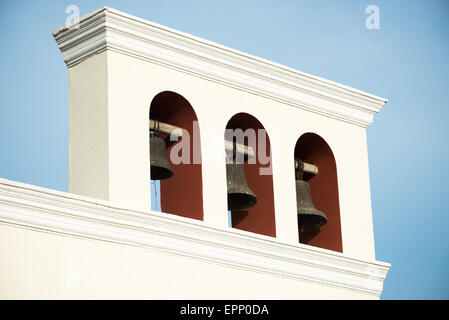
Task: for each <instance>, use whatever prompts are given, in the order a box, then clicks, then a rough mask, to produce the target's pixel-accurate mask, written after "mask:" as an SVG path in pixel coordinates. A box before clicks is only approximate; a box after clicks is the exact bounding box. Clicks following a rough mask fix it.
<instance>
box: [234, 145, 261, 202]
mask: <svg viewBox="0 0 449 320" xmlns="http://www.w3.org/2000/svg"><path fill="white" fill-rule="evenodd" d="M235 150H236V149H235V142H234V150H233V156H232V163H227V164H226V178H227V182H228V210H242V209H247V208H249V207H252V206H253V205H255V204H256V202H257V197H256V195H255V194H254V192H253V191H252V190H251V189H250V188H249V187H248V183H247V182H246V176H245V168H244V166H243V164H239V163H236V160H235V158H236V157H235Z"/></svg>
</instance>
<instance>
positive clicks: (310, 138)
mask: <svg viewBox="0 0 449 320" xmlns="http://www.w3.org/2000/svg"><path fill="white" fill-rule="evenodd" d="M295 158H296V159H301V160H302V161H304V162H306V163H310V164H313V165H315V166H317V167H318V174H317V175H316V176H314V175H311V174H305V175H304V180H305V181H307V182H308V183H309V185H310V191H311V196H312V201H313V204H314V206H315V208H316V209H318V210H319V211H321V212H324V213H325V214H326V216H327V219H328V220H327V224H326V225H324V226H321V227H319V228H315V229H312V230H304V231H299V242H300V243H304V244H308V245H312V246H315V247H320V248H325V249H330V250H334V251H339V252H343V247H342V240H341V225H340V205H339V200H338V182H337V167H336V164H335V158H334V154H333V152H332V150H331V148H330V147H329V145H328V144H327V143H326V141H324V139H323V138H321V137H320V136H318V135H317V134H314V133H305V134H303V135H302V136H301V137H300V138H299V139H298V141H297V142H296V146H295ZM298 222H299V221H298ZM298 230H299V228H298Z"/></svg>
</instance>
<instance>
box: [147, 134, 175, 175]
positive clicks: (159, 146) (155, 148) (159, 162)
mask: <svg viewBox="0 0 449 320" xmlns="http://www.w3.org/2000/svg"><path fill="white" fill-rule="evenodd" d="M150 165H151V180H164V179H168V178H171V177H172V176H173V170H172V168H171V166H170V163H169V162H168V160H167V157H166V153H165V141H164V140H163V139H162V138H161V137H160V136H159V134H158V133H154V132H151V133H150Z"/></svg>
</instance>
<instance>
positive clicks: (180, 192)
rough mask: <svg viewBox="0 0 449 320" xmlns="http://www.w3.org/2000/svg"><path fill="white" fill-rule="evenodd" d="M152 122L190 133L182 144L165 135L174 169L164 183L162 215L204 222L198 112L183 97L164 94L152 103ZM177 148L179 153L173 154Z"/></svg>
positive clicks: (175, 94) (161, 193) (162, 181)
mask: <svg viewBox="0 0 449 320" xmlns="http://www.w3.org/2000/svg"><path fill="white" fill-rule="evenodd" d="M150 119H151V120H158V121H161V122H164V123H167V124H170V125H172V126H176V127H179V128H182V129H184V130H186V133H187V134H184V135H183V136H182V138H180V140H179V141H178V142H176V141H170V136H169V135H167V134H161V137H162V138H163V139H164V140H165V142H166V146H167V148H166V151H165V152H166V157H167V159H168V161H169V162H170V165H171V168H172V169H173V176H172V177H171V178H169V179H165V180H160V203H161V211H162V212H166V213H171V214H176V215H179V216H183V217H188V218H193V219H197V220H203V185H202V171H201V145H200V131H199V125H198V119H197V117H196V114H195V111H194V110H193V108H192V106H191V105H190V103H189V102H188V101H187V100H186V99H185V98H184V97H182V96H181V95H179V94H177V93H175V92H170V91H164V92H161V93H159V94H158V95H156V96H155V97H154V99H153V101H152V102H151V106H150ZM180 144H182V148H179V147H180V146H181V145H180ZM173 148H176V149H174V150H173V152H172V149H173Z"/></svg>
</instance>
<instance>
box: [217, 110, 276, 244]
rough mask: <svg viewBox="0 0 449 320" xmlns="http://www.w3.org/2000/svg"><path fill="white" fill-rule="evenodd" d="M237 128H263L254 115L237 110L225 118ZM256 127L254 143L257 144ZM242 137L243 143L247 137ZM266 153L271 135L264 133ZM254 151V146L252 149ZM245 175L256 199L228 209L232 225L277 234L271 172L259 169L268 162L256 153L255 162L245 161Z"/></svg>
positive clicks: (230, 127) (268, 153)
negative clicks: (250, 202) (263, 162)
mask: <svg viewBox="0 0 449 320" xmlns="http://www.w3.org/2000/svg"><path fill="white" fill-rule="evenodd" d="M237 128H240V129H242V130H243V131H245V130H246V129H255V130H257V129H264V127H263V125H262V124H261V123H260V122H259V121H258V120H257V119H256V118H254V117H253V116H251V115H249V114H247V113H238V114H236V115H234V116H233V117H232V118H231V119H230V120H229V122H228V124H227V126H226V129H237ZM258 139H259V138H258V137H257V131H256V145H259V143H258V142H259V141H258ZM246 140H247V139H245V145H248V141H246ZM266 146H267V150H265V151H266V153H265V154H266V155H267V156H271V147H270V139H269V137H268V134H267V135H266ZM255 151H256V153H257V150H255ZM244 167H245V173H246V179H247V182H248V186H249V188H250V189H251V190H252V191H253V192H254V193H255V194H256V197H257V203H256V204H255V205H254V206H252V207H250V208H248V209H246V210H233V211H232V212H231V219H232V227H233V228H236V229H240V230H245V231H250V232H254V233H258V234H263V235H267V236H271V237H275V236H276V224H275V214H274V197H273V176H272V175H271V174H270V175H261V174H260V171H259V169H260V168H263V167H269V164H267V165H263V164H262V163H261V161H260V159H259V157H256V163H255V164H249V163H248V161H245V164H244Z"/></svg>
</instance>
